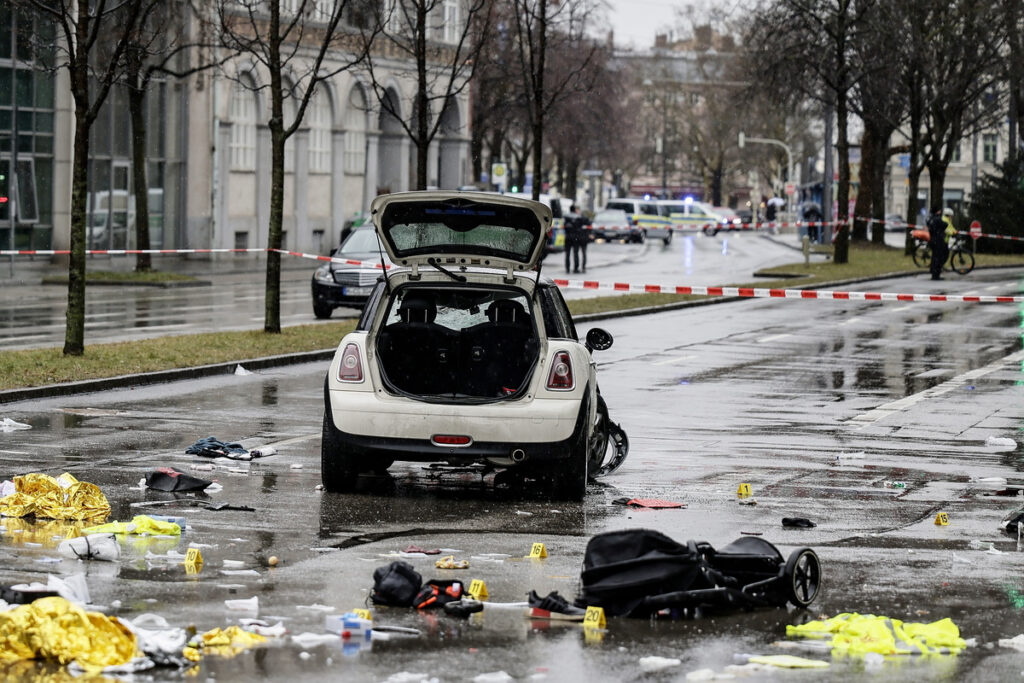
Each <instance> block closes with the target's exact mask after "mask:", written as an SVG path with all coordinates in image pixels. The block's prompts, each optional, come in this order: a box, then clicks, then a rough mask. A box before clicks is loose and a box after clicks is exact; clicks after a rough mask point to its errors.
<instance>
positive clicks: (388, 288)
mask: <svg viewBox="0 0 1024 683" xmlns="http://www.w3.org/2000/svg"><path fill="white" fill-rule="evenodd" d="M377 253H379V254H380V269H381V271H382V272H383V273H384V291H385V292H386V293H387V295H388V296H391V280H389V279H388V267H387V266H386V265H384V249H383V247H382V246H381V243H380V235H377Z"/></svg>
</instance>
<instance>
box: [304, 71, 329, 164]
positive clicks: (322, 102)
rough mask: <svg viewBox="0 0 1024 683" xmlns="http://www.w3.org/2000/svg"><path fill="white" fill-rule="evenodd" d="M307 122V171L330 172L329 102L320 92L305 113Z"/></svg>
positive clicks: (324, 93) (324, 94)
mask: <svg viewBox="0 0 1024 683" xmlns="http://www.w3.org/2000/svg"><path fill="white" fill-rule="evenodd" d="M306 116H307V117H308V121H309V171H310V173H330V172H331V119H332V117H331V102H330V99H328V97H327V93H326V92H324V91H323V90H321V91H320V92H318V93H316V94H315V95H314V96H313V99H312V100H311V101H310V103H309V110H308V112H307V113H306Z"/></svg>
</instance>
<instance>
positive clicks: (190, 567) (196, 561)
mask: <svg viewBox="0 0 1024 683" xmlns="http://www.w3.org/2000/svg"><path fill="white" fill-rule="evenodd" d="M184 564H185V572H186V573H188V574H197V573H199V571H200V570H201V569H202V568H203V554H202V553H200V552H199V548H189V549H188V552H187V553H185V563H184Z"/></svg>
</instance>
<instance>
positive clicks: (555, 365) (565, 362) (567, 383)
mask: <svg viewBox="0 0 1024 683" xmlns="http://www.w3.org/2000/svg"><path fill="white" fill-rule="evenodd" d="M574 386H576V381H575V380H574V378H573V376H572V359H571V358H570V357H569V352H568V351H559V352H558V353H556V354H555V359H554V360H553V361H552V363H551V372H549V373H548V389H553V390H555V391H568V390H570V389H572V388H573V387H574Z"/></svg>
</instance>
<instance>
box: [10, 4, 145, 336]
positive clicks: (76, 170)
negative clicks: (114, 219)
mask: <svg viewBox="0 0 1024 683" xmlns="http://www.w3.org/2000/svg"><path fill="white" fill-rule="evenodd" d="M10 2H11V5H12V7H13V8H14V9H15V10H21V11H29V12H34V13H36V14H38V15H40V16H42V17H45V18H48V19H50V20H52V21H53V22H54V23H55V24H56V25H57V30H58V32H59V33H60V37H61V39H60V40H58V41H57V45H56V51H57V62H56V67H57V68H58V69H67V71H68V75H69V76H70V82H71V96H72V98H73V99H74V103H75V137H74V143H73V145H74V157H73V160H72V164H71V234H70V237H71V245H70V247H71V248H70V251H71V255H70V258H69V259H68V310H67V315H66V324H65V332H64V355H66V356H81V355H82V354H83V353H85V241H86V240H85V223H86V210H87V206H86V204H87V199H88V196H87V193H88V187H89V182H88V175H89V134H90V131H91V129H92V125H93V123H94V122H95V121H96V117H97V116H98V115H99V112H100V108H101V107H102V106H103V102H104V101H105V100H106V99H107V95H108V94H109V93H110V88H111V87H112V86H113V85H114V83H115V81H117V79H118V77H119V74H120V73H121V72H122V69H123V66H124V64H123V58H124V53H125V49H126V48H127V45H128V42H129V40H130V37H131V35H132V34H133V32H134V31H135V28H136V27H137V26H138V24H139V21H140V18H141V17H142V16H143V15H144V14H145V13H146V11H147V10H148V8H150V7H151V6H152V5H153V4H155V3H157V2H159V0H123V1H121V2H116V3H108V2H106V0H91V1H82V2H79V1H78V0H10Z"/></svg>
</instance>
